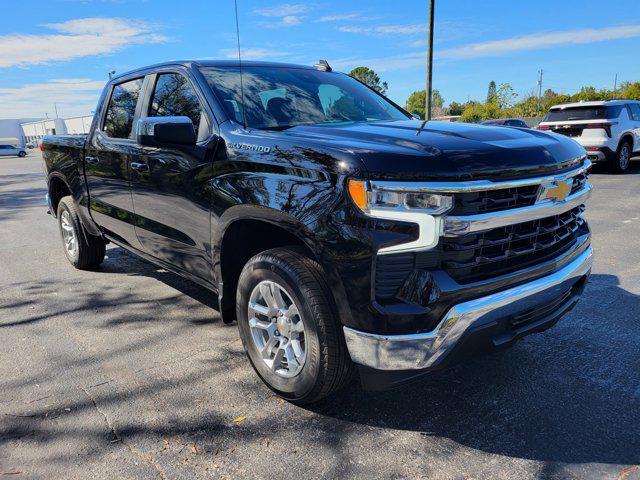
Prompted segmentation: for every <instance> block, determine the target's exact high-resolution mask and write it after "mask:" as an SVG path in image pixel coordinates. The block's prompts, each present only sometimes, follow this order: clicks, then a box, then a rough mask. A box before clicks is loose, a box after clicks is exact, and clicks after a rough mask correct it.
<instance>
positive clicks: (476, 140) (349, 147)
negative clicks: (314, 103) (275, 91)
mask: <svg viewBox="0 0 640 480" xmlns="http://www.w3.org/2000/svg"><path fill="white" fill-rule="evenodd" d="M420 126H421V123H419V122H417V121H412V120H407V121H392V122H368V123H350V124H340V125H327V126H299V127H295V128H292V129H290V130H287V131H286V132H282V133H285V134H286V136H287V137H289V138H290V140H293V138H291V137H298V138H299V140H302V139H304V140H306V141H308V142H312V143H316V142H318V143H321V144H324V145H326V146H330V147H332V148H338V149H341V150H344V151H348V152H349V153H351V154H353V155H356V156H357V157H358V158H359V159H360V161H361V162H362V163H363V164H364V166H365V167H366V169H367V170H368V172H369V175H370V177H371V179H378V180H383V179H385V180H391V179H400V180H445V179H446V180H470V179H506V178H519V177H527V176H532V175H545V174H548V173H555V172H559V171H563V170H565V169H568V168H571V167H575V165H576V162H575V160H576V159H577V158H579V157H581V156H582V155H584V149H583V148H582V147H581V146H580V145H578V144H577V143H576V142H574V141H573V140H571V139H570V138H567V137H564V136H561V135H555V134H549V133H545V132H541V131H538V130H529V129H519V128H508V127H493V126H481V125H472V124H468V123H452V122H436V121H431V122H428V123H427V124H426V125H425V126H424V128H420Z"/></svg>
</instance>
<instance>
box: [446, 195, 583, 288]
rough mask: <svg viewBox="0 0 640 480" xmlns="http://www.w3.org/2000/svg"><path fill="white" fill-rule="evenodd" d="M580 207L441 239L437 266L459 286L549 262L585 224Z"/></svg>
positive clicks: (575, 236)
mask: <svg viewBox="0 0 640 480" xmlns="http://www.w3.org/2000/svg"><path fill="white" fill-rule="evenodd" d="M583 209H584V207H582V206H580V207H576V208H574V209H573V210H570V211H568V212H565V213H562V214H560V215H554V216H552V217H547V218H542V219H539V220H534V221H531V222H525V223H519V224H516V225H509V226H505V227H500V228H496V229H493V230H488V231H485V232H479V233H475V234H469V235H465V236H462V237H454V238H445V239H443V242H442V259H441V265H442V268H443V270H445V271H446V272H447V273H448V274H449V275H451V277H452V278H453V279H455V280H456V281H457V282H459V283H469V282H474V281H480V280H486V279H488V278H492V277H498V276H500V275H505V274H507V273H512V272H515V271H518V270H521V269H523V268H526V267H529V266H532V265H536V264H538V263H542V262H544V261H546V260H550V259H553V258H554V257H557V256H559V255H561V254H562V253H564V252H565V251H566V250H568V249H569V248H570V247H571V246H572V245H573V244H574V243H575V241H576V239H577V237H578V235H579V231H580V228H581V227H583V226H584V225H585V221H584V219H583V218H582V217H581V215H580V214H581V213H582V211H583Z"/></svg>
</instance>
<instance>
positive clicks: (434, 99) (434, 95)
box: [431, 90, 444, 110]
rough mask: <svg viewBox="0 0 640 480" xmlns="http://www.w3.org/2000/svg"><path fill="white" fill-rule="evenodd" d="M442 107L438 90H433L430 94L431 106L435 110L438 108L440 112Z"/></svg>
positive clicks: (442, 102) (441, 99) (442, 100)
mask: <svg viewBox="0 0 640 480" xmlns="http://www.w3.org/2000/svg"><path fill="white" fill-rule="evenodd" d="M442 105H444V99H443V98H442V95H440V90H434V91H433V92H431V106H432V107H433V108H434V109H435V108H439V109H440V110H442Z"/></svg>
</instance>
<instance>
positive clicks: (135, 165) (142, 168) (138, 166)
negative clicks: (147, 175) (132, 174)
mask: <svg viewBox="0 0 640 480" xmlns="http://www.w3.org/2000/svg"><path fill="white" fill-rule="evenodd" d="M130 165H131V168H132V169H134V170H135V171H136V172H148V171H149V165H147V164H146V163H139V162H131V164H130Z"/></svg>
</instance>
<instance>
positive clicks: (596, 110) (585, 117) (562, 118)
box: [538, 100, 640, 172]
mask: <svg viewBox="0 0 640 480" xmlns="http://www.w3.org/2000/svg"><path fill="white" fill-rule="evenodd" d="M538 129H539V130H549V131H551V132H555V133H561V134H563V135H566V136H568V137H571V138H573V139H574V140H575V141H576V142H578V143H579V144H580V145H582V146H583V147H584V148H585V149H586V150H587V155H588V156H589V159H590V160H591V161H592V162H594V163H595V162H607V163H608V164H609V166H610V168H611V169H613V170H614V171H616V172H624V171H625V170H627V169H628V168H629V160H630V159H631V157H632V156H633V154H634V152H640V102H639V101H635V100H607V101H602V102H579V103H565V104H562V105H555V106H553V107H551V109H550V110H549V113H547V116H546V117H544V119H543V120H542V122H540V125H538Z"/></svg>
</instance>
